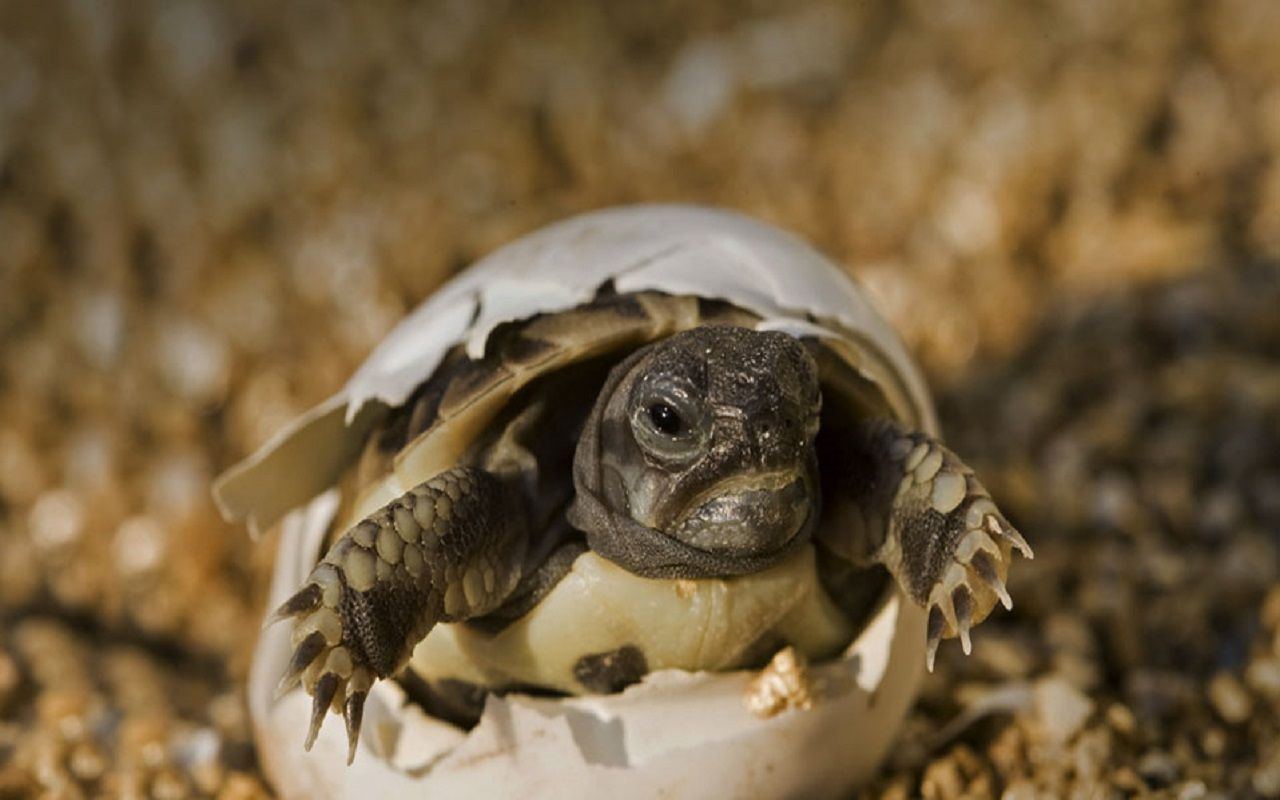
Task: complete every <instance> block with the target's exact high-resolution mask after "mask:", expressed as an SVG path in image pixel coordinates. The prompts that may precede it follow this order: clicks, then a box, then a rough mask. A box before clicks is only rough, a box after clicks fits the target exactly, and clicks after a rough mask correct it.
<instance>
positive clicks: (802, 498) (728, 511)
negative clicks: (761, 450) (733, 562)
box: [667, 472, 812, 556]
mask: <svg viewBox="0 0 1280 800" xmlns="http://www.w3.org/2000/svg"><path fill="white" fill-rule="evenodd" d="M811 511H812V492H811V491H810V485H809V481H808V480H806V479H805V478H804V477H797V476H796V474H795V473H794V472H790V473H770V474H766V475H757V476H751V477H749V478H748V477H745V476H735V477H733V478H729V479H726V480H724V481H720V482H719V483H717V484H716V485H715V486H713V487H711V488H710V489H708V490H706V491H704V492H703V493H702V494H700V495H699V496H698V497H697V498H695V499H694V501H693V502H692V503H691V504H690V508H689V510H688V511H686V512H685V513H683V514H681V515H680V516H679V517H678V518H677V519H676V520H675V522H674V523H673V524H672V525H671V527H670V528H669V529H668V531H667V533H668V535H669V536H671V537H672V538H674V539H678V540H680V541H681V542H684V543H685V544H687V545H689V546H690V547H696V548H698V549H699V550H705V551H707V552H709V553H716V554H723V555H734V556H751V555H762V554H765V553H771V552H774V551H776V550H778V549H780V548H782V547H783V546H785V545H786V544H787V543H788V542H789V541H791V540H792V539H793V538H795V536H796V534H797V533H799V532H800V531H801V530H802V529H803V528H804V527H805V523H806V522H807V521H808V519H809V516H810V512H811Z"/></svg>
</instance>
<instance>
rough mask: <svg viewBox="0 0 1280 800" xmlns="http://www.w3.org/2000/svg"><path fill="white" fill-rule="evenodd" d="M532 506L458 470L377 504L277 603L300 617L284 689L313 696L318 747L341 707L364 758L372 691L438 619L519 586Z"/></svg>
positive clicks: (494, 479) (494, 602)
mask: <svg viewBox="0 0 1280 800" xmlns="http://www.w3.org/2000/svg"><path fill="white" fill-rule="evenodd" d="M524 506H525V504H524V503H523V502H522V499H521V496H520V495H519V492H518V490H516V489H515V488H513V487H512V486H511V485H509V484H508V483H507V482H504V481H503V479H502V478H500V477H498V476H496V475H494V474H493V473H490V472H487V471H485V470H482V469H477V468H474V467H455V468H454V469H451V470H448V471H446V472H443V473H441V474H439V475H437V476H435V477H434V478H431V479H430V480H427V481H425V482H423V483H420V484H418V485H417V486H415V487H414V488H413V489H410V490H409V491H408V492H406V493H404V494H403V495H401V496H400V497H398V498H396V499H395V500H392V501H391V502H390V503H388V504H386V505H385V506H383V507H382V508H380V509H378V510H377V511H374V512H373V513H372V514H370V515H369V516H368V517H366V518H365V519H364V520H362V521H361V522H359V523H357V524H356V525H355V526H354V527H353V528H351V530H349V531H347V532H346V533H345V534H343V535H342V536H341V537H339V538H338V540H337V541H336V542H334V544H333V546H332V547H330V548H329V552H328V553H327V554H326V555H325V557H324V559H323V560H322V561H321V562H320V563H319V564H317V565H316V567H315V569H314V570H313V571H312V572H311V575H310V576H309V577H308V578H307V581H306V582H305V583H304V584H303V585H302V587H301V588H300V589H299V590H298V592H297V593H296V594H295V595H293V597H291V598H289V599H288V600H287V601H285V603H284V605H282V606H281V607H280V608H279V610H277V611H276V614H275V619H293V620H294V628H293V645H294V652H293V657H292V658H291V660H290V663H289V666H288V668H287V669H286V672H285V674H284V676H283V677H282V678H281V681H280V687H279V689H278V692H281V693H282V692H285V691H288V690H290V689H292V688H293V687H294V686H295V685H297V684H298V683H299V682H301V683H302V684H303V686H304V687H305V688H306V690H307V692H308V693H309V694H311V695H312V715H311V726H310V728H309V730H308V732H307V738H306V743H305V745H304V747H305V748H306V749H307V750H310V749H311V745H312V743H313V742H314V741H315V738H316V734H317V733H318V732H319V730H320V725H321V722H322V721H323V720H324V717H325V714H326V713H327V712H328V711H329V709H330V707H331V706H332V707H333V708H334V710H336V711H339V712H340V713H341V714H342V715H343V717H344V718H345V720H346V724H347V737H348V744H349V747H348V752H347V760H348V762H350V761H351V759H352V758H354V757H355V748H356V741H357V737H358V735H359V731H360V723H361V716H362V713H363V709H364V701H365V697H366V696H367V695H368V692H369V690H370V688H371V687H372V685H373V682H374V681H375V680H377V679H379V678H387V677H390V676H391V675H393V674H395V673H396V672H398V671H399V670H400V668H401V667H403V666H404V664H405V662H406V661H408V659H409V656H410V654H411V653H412V652H413V648H414V646H415V645H417V643H418V642H420V641H421V640H422V639H424V638H425V637H426V635H427V634H428V633H429V632H430V630H431V629H432V627H434V626H435V625H436V624H437V623H440V622H457V621H461V620H466V619H473V618H476V617H480V616H483V615H485V614H488V613H489V612H491V611H493V610H494V609H496V608H498V607H499V606H500V605H502V603H503V602H504V601H505V600H506V598H507V597H508V596H509V595H510V594H511V592H512V590H514V588H515V587H516V585H517V583H518V581H519V579H520V576H521V571H522V568H523V561H524V552H525V545H526V541H527V538H528V537H527V531H526V526H525V517H526V512H525V507H524Z"/></svg>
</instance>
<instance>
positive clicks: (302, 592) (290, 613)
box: [262, 583, 324, 628]
mask: <svg viewBox="0 0 1280 800" xmlns="http://www.w3.org/2000/svg"><path fill="white" fill-rule="evenodd" d="M323 600H324V590H323V589H322V588H321V587H320V584H318V583H308V584H307V585H306V586H303V587H302V588H301V589H299V590H298V592H297V593H296V594H294V595H293V597H290V598H289V599H288V600H285V601H284V602H283V603H281V604H280V607H279V608H277V609H276V610H275V611H274V612H272V614H271V616H269V617H267V621H266V622H265V623H263V626H262V627H264V628H270V627H271V626H272V625H275V624H276V623H277V622H282V621H284V620H286V619H292V618H293V617H300V616H302V615H303V614H307V613H310V612H312V611H315V610H316V609H317V608H319V607H320V603H321V602H322V601H323Z"/></svg>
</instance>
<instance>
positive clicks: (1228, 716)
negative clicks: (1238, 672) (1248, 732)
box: [1209, 672, 1253, 725]
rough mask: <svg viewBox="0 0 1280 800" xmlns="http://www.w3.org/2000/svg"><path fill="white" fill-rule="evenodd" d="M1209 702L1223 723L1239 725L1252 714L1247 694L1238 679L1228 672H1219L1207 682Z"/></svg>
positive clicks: (1251, 705)
mask: <svg viewBox="0 0 1280 800" xmlns="http://www.w3.org/2000/svg"><path fill="white" fill-rule="evenodd" d="M1209 701H1210V702H1211V703H1213V709H1214V711H1217V712H1218V716H1219V717H1221V718H1222V720H1223V721H1224V722H1227V723H1230V724H1232V725H1239V724H1240V723H1242V722H1245V721H1247V720H1248V719H1249V717H1250V715H1251V714H1252V713H1253V701H1252V700H1250V698H1249V693H1248V692H1247V691H1245V688H1244V686H1242V685H1241V684H1240V681H1239V679H1238V678H1236V677H1235V676H1234V675H1232V674H1231V673H1229V672H1219V673H1218V674H1217V675H1214V676H1213V680H1211V681H1210V682H1209Z"/></svg>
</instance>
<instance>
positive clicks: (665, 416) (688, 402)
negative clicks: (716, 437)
mask: <svg viewBox="0 0 1280 800" xmlns="http://www.w3.org/2000/svg"><path fill="white" fill-rule="evenodd" d="M639 399H640V402H638V403H636V405H635V406H634V407H633V408H634V411H632V413H631V431H632V433H633V435H634V436H635V438H636V441H637V442H638V443H639V444H640V446H641V447H642V448H644V450H645V452H647V453H648V454H649V456H650V457H651V458H655V459H657V460H658V461H660V462H663V463H667V464H684V463H687V462H689V461H690V460H693V459H696V458H698V457H699V456H700V455H701V454H702V452H703V450H704V449H705V446H706V443H707V440H708V439H709V437H710V418H709V416H708V414H707V410H706V406H705V405H704V404H703V403H702V401H701V400H699V399H698V398H697V396H696V395H695V394H694V392H692V391H691V390H690V387H686V386H682V385H673V384H671V383H664V385H662V386H660V387H650V389H649V391H644V392H642V393H641V394H640V398H639Z"/></svg>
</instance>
